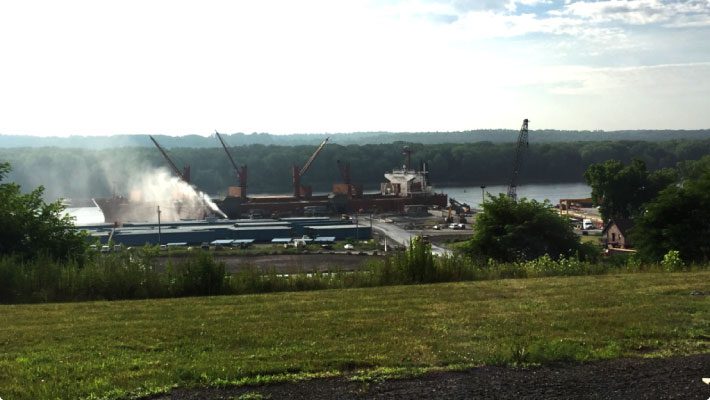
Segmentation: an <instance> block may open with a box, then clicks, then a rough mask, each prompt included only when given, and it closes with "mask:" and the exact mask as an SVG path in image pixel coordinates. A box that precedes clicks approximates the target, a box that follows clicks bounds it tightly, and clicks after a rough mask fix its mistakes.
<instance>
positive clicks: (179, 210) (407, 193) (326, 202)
mask: <svg viewBox="0 0 710 400" xmlns="http://www.w3.org/2000/svg"><path fill="white" fill-rule="evenodd" d="M384 176H385V178H386V181H385V182H382V183H381V184H380V191H379V192H375V193H363V191H362V186H361V185H356V184H350V183H336V184H334V185H333V190H332V192H331V193H329V194H324V195H311V194H310V193H303V194H304V195H303V196H302V197H300V198H297V197H293V196H250V197H242V196H238V195H234V194H238V190H237V191H235V188H234V187H232V188H230V193H231V194H233V195H231V196H227V197H225V198H224V199H222V200H215V203H216V204H217V207H219V209H220V210H221V211H222V212H224V213H225V214H226V216H227V218H229V219H238V218H272V217H287V216H302V215H305V216H319V215H329V214H343V213H354V212H367V213H369V212H372V213H381V212H405V211H407V209H408V208H409V207H414V206H422V207H442V208H443V207H446V206H447V201H448V196H447V195H446V194H444V193H436V192H435V191H434V189H433V187H432V186H430V185H429V182H428V173H427V170H426V164H423V168H422V169H421V170H414V169H411V168H407V167H406V166H403V167H402V168H398V169H393V170H392V171H390V172H388V173H386V174H384ZM236 189H238V188H236ZM94 202H95V204H96V206H98V207H99V208H100V209H101V211H102V212H103V214H104V220H105V221H106V222H107V223H112V224H121V223H124V222H139V221H146V222H156V221H157V218H158V214H157V209H158V206H160V207H161V210H162V211H161V214H162V217H161V218H162V220H163V221H165V222H168V221H178V220H191V219H205V218H206V217H209V216H211V215H213V213H212V210H210V209H209V208H208V207H206V206H199V207H198V206H194V205H192V204H190V205H189V206H188V205H187V204H185V203H183V202H180V201H170V202H168V203H169V204H159V203H158V202H155V201H137V200H131V199H129V198H128V197H123V196H112V197H108V198H96V199H94Z"/></svg>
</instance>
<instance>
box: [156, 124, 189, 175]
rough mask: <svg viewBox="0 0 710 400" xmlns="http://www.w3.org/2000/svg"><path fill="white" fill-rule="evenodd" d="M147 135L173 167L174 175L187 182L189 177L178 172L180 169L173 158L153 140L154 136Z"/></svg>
mask: <svg viewBox="0 0 710 400" xmlns="http://www.w3.org/2000/svg"><path fill="white" fill-rule="evenodd" d="M148 137H149V138H150V140H152V141H153V143H154V144H155V147H157V148H158V150H160V153H161V154H162V155H163V157H164V158H165V160H166V161H167V162H168V164H170V167H171V168H172V169H173V172H174V173H175V175H177V176H178V178H180V179H182V180H183V181H185V182H188V183H189V178H186V177H185V175H184V174H183V173H182V172H180V169H179V168H178V167H177V166H176V165H175V163H173V160H171V159H170V157H168V153H166V152H165V150H163V148H162V147H160V145H159V144H158V142H157V141H156V140H155V138H153V136H148Z"/></svg>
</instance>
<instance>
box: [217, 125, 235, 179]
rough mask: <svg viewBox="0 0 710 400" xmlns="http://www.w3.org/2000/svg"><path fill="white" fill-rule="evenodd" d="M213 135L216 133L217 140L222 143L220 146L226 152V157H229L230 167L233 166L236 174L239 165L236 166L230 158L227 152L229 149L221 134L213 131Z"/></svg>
mask: <svg viewBox="0 0 710 400" xmlns="http://www.w3.org/2000/svg"><path fill="white" fill-rule="evenodd" d="M214 133H215V135H217V139H219V142H220V143H222V148H224V152H225V153H227V157H229V161H230V162H231V163H232V167H234V170H235V171H236V172H237V175H239V167H237V163H235V162H234V159H233V158H232V155H231V154H229V150H228V149H227V145H226V144H225V143H224V140H223V139H222V135H220V134H219V132H217V131H214Z"/></svg>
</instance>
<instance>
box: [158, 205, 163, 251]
mask: <svg viewBox="0 0 710 400" xmlns="http://www.w3.org/2000/svg"><path fill="white" fill-rule="evenodd" d="M160 234H161V231H160V206H158V248H160V245H161V244H163V242H162V240H161V237H160Z"/></svg>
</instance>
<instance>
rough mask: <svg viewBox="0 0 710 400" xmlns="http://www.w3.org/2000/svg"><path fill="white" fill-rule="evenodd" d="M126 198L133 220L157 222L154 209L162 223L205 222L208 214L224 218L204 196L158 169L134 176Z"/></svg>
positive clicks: (165, 171)
mask: <svg viewBox="0 0 710 400" xmlns="http://www.w3.org/2000/svg"><path fill="white" fill-rule="evenodd" d="M128 187H129V190H128V193H127V196H126V197H127V198H128V200H129V204H130V205H131V206H132V207H128V208H130V210H129V211H128V212H127V215H128V216H129V217H130V218H131V219H132V220H141V221H157V219H158V214H157V206H160V218H161V220H163V221H177V220H181V219H205V218H206V217H209V216H211V215H215V216H220V217H222V218H227V216H226V215H225V214H224V213H223V212H222V211H221V210H220V209H219V207H217V205H216V204H215V203H214V202H213V201H212V200H211V199H210V198H209V196H208V195H206V194H205V193H203V192H201V191H199V190H197V189H196V188H195V187H194V186H192V185H189V184H187V183H185V182H184V181H182V180H180V179H179V178H176V177H174V176H172V175H171V174H170V173H169V172H168V171H167V170H165V169H162V168H159V169H152V170H147V171H144V172H143V173H140V174H137V175H133V176H132V178H131V179H130V181H129V182H128Z"/></svg>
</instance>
